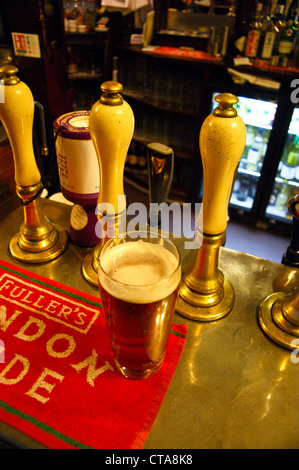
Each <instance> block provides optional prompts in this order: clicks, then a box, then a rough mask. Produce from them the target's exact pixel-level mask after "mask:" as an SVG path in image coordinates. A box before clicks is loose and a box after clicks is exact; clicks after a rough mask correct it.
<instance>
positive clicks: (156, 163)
mask: <svg viewBox="0 0 299 470" xmlns="http://www.w3.org/2000/svg"><path fill="white" fill-rule="evenodd" d="M151 161H152V165H153V169H154V173H155V175H159V174H160V173H162V171H163V170H164V166H165V158H158V157H153V156H152V157H151Z"/></svg>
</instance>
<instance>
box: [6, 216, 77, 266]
mask: <svg viewBox="0 0 299 470" xmlns="http://www.w3.org/2000/svg"><path fill="white" fill-rule="evenodd" d="M20 239H21V234H20V232H18V233H16V234H15V235H14V236H13V237H12V238H11V240H10V243H9V251H10V253H11V255H12V257H13V258H15V259H17V260H18V261H22V262H23V263H34V264H38V263H46V262H48V261H52V260H53V259H55V258H57V257H58V256H60V255H61V253H63V252H64V251H65V249H66V247H67V244H68V237H67V232H66V231H65V230H64V229H62V228H61V227H59V226H57V225H55V228H54V229H53V230H52V233H51V235H50V236H49V237H48V239H47V244H46V246H47V248H46V249H44V250H43V251H37V252H33V251H27V250H24V249H23V248H21V246H20Z"/></svg>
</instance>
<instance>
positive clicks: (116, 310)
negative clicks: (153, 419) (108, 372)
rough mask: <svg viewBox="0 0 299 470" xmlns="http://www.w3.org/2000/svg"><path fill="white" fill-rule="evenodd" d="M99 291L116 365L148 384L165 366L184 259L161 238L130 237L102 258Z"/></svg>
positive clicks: (111, 245)
mask: <svg viewBox="0 0 299 470" xmlns="http://www.w3.org/2000/svg"><path fill="white" fill-rule="evenodd" d="M98 273H99V292H100V296H101V299H102V303H103V309H104V315H105V320H106V324H107V327H108V331H109V335H110V339H111V343H112V351H113V356H114V360H115V364H116V366H117V368H118V370H119V371H120V372H121V373H122V374H123V375H124V376H125V377H127V378H131V379H144V378H147V377H149V376H150V375H152V374H153V373H155V372H156V371H157V370H158V369H159V368H160V367H161V365H162V363H163V360H164V356H165V350H166V346H167V340H168V336H169V333H170V329H171V324H172V320H173V315H174V311H175V304H176V298H177V292H178V286H179V283H180V279H181V264H180V254H179V252H178V250H177V248H176V247H175V245H174V244H173V243H172V242H171V241H170V240H168V239H166V238H163V237H161V236H160V235H159V236H158V235H154V236H153V235H152V234H150V233H149V232H142V233H140V232H130V233H126V234H124V235H123V236H120V237H116V238H112V239H110V240H108V241H107V242H106V244H105V245H104V246H103V248H102V249H101V251H100V255H99V269H98Z"/></svg>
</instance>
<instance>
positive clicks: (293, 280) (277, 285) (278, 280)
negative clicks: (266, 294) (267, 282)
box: [273, 268, 299, 294]
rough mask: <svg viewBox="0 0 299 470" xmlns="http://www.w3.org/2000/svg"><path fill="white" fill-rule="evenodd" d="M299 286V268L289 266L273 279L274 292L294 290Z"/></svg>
mask: <svg viewBox="0 0 299 470" xmlns="http://www.w3.org/2000/svg"><path fill="white" fill-rule="evenodd" d="M297 286H299V270H298V269H297V270H294V269H291V268H289V269H288V270H284V271H282V272H281V273H279V274H278V275H277V276H276V277H275V278H274V279H273V292H285V293H287V294H288V293H290V292H292V291H293V290H294V289H295V288H296V287H297Z"/></svg>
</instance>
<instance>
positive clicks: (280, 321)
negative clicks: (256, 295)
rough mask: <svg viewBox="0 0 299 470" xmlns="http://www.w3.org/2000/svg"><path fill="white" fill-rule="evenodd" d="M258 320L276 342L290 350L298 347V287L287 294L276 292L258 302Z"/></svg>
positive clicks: (265, 331)
mask: <svg viewBox="0 0 299 470" xmlns="http://www.w3.org/2000/svg"><path fill="white" fill-rule="evenodd" d="M258 320H259V323H260V326H261V328H262V330H263V331H264V333H265V334H266V335H267V336H268V337H269V338H270V339H271V340H272V341H274V342H275V343H276V344H278V345H279V346H282V347H284V348H286V349H290V350H293V349H296V348H298V339H299V288H297V289H295V290H294V291H293V292H291V293H290V294H287V295H286V293H285V292H276V293H274V294H271V295H269V296H268V297H266V298H265V299H264V300H263V301H262V302H261V304H260V307H259V311H258ZM294 340H297V341H294Z"/></svg>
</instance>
